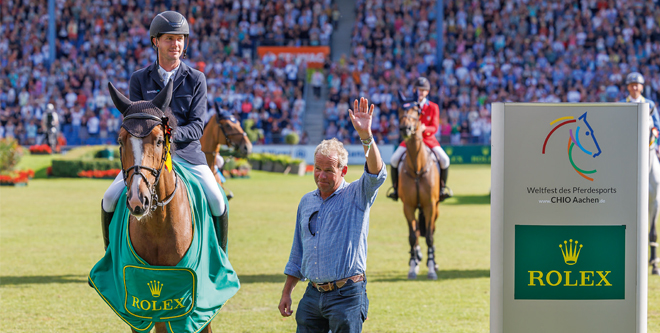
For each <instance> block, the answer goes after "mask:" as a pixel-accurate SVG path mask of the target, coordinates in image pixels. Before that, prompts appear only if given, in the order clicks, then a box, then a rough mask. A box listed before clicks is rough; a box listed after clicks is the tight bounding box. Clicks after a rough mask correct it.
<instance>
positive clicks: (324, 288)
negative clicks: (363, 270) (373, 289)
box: [312, 274, 364, 293]
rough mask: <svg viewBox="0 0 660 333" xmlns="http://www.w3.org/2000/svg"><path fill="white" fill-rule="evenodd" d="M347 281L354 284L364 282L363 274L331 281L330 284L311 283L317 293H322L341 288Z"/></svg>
mask: <svg viewBox="0 0 660 333" xmlns="http://www.w3.org/2000/svg"><path fill="white" fill-rule="evenodd" d="M348 280H351V281H353V282H354V283H358V282H360V281H364V274H360V275H353V276H351V277H347V278H345V279H341V280H337V281H332V282H325V283H314V282H312V287H314V288H315V289H316V290H318V291H319V292H321V293H324V292H328V291H332V290H335V289H339V288H341V287H343V286H344V285H346V282H348Z"/></svg>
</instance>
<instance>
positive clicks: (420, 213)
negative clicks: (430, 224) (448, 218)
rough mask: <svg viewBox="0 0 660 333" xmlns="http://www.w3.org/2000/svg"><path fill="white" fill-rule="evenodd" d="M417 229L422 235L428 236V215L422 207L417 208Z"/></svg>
mask: <svg viewBox="0 0 660 333" xmlns="http://www.w3.org/2000/svg"><path fill="white" fill-rule="evenodd" d="M417 229H419V235H420V236H421V237H426V217H424V210H423V209H422V208H419V209H417Z"/></svg>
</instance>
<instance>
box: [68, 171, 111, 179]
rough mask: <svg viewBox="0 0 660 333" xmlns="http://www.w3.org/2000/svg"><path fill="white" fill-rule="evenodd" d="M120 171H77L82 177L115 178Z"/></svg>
mask: <svg viewBox="0 0 660 333" xmlns="http://www.w3.org/2000/svg"><path fill="white" fill-rule="evenodd" d="M120 172H121V170H119V169H110V170H86V171H80V172H78V177H83V178H98V179H115V177H117V175H118V174H119V173H120Z"/></svg>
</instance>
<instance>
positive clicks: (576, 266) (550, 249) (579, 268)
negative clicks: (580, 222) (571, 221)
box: [514, 225, 626, 300]
mask: <svg viewBox="0 0 660 333" xmlns="http://www.w3.org/2000/svg"><path fill="white" fill-rule="evenodd" d="M515 233H516V234H515V239H516V241H515V243H516V244H515V249H516V252H515V291H514V298H515V299H566V300H569V299H570V300H593V299H624V296H625V288H624V286H625V271H624V269H625V235H626V227H625V226H623V225H621V226H563V225H562V226H557V225H552V226H551V225H547V226H540V225H516V227H515Z"/></svg>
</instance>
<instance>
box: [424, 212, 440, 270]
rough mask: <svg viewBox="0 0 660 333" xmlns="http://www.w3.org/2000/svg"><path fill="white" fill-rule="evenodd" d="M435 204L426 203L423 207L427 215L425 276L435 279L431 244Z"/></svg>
mask: <svg viewBox="0 0 660 333" xmlns="http://www.w3.org/2000/svg"><path fill="white" fill-rule="evenodd" d="M434 207H435V205H428V207H425V208H426V209H424V214H425V215H426V216H427V217H428V218H427V219H426V245H427V246H428V256H427V258H426V266H427V267H428V269H429V273H428V275H427V277H428V278H429V280H437V279H438V274H437V273H436V271H437V270H438V264H437V263H436V260H435V245H434V244H433V241H434V239H433V237H434V236H433V235H434V233H435V219H436V217H437V216H436V214H437V212H436V210H435V209H434Z"/></svg>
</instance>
